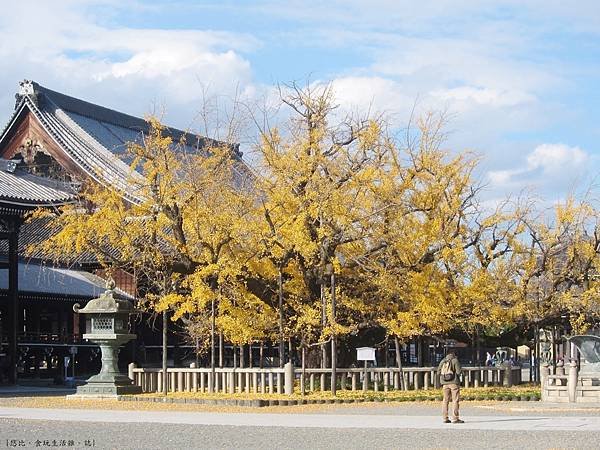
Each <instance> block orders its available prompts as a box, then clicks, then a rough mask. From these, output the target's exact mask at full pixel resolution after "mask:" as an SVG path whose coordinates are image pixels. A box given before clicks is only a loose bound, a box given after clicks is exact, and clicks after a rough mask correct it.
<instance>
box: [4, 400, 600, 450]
mask: <svg viewBox="0 0 600 450" xmlns="http://www.w3.org/2000/svg"><path fill="white" fill-rule="evenodd" d="M0 405H2V406H11V407H39V408H82V409H104V410H106V409H111V410H112V409H120V410H121V409H122V410H131V409H140V410H145V411H148V410H155V411H157V410H161V411H171V412H175V413H176V412H177V411H204V412H211V411H214V412H237V413H241V412H253V413H282V414H285V413H287V414H289V413H298V414H315V413H318V414H362V415H378V414H381V415H398V416H402V415H407V416H408V415H410V416H436V415H438V414H439V413H440V405H439V404H438V403H433V402H425V403H390V404H386V403H365V404H352V405H343V406H340V405H315V406H292V407H272V408H240V407H207V406H201V405H164V404H154V403H150V404H141V403H137V402H113V401H108V402H106V401H104V402H103V401H95V402H82V401H72V400H65V399H64V398H57V397H54V398H49V397H36V398H13V399H9V398H3V399H0ZM461 413H462V416H463V418H464V419H465V420H466V421H468V420H469V417H478V416H497V417H499V418H501V417H510V416H540V417H541V416H544V417H548V416H582V417H590V416H596V417H598V416H600V405H590V406H586V405H572V406H571V405H547V404H541V403H539V402H535V403H534V402H523V403H521V402H463V404H462V405H461ZM449 427H451V428H450V429H441V430H440V429H437V430H435V429H419V430H416V429H410V428H407V429H380V428H376V429H357V428H346V429H340V428H285V427H271V426H261V427H254V426H251V427H250V426H235V427H233V426H222V425H198V424H195V425H183V424H165V423H127V424H119V423H102V422H79V421H78V422H73V421H46V420H29V419H19V420H15V419H3V418H1V417H0V448H42V449H43V448H50V447H53V448H54V446H53V441H56V444H57V445H56V447H63V448H71V449H75V448H76V449H90V448H95V449H96V448H98V449H100V448H101V449H104V448H109V449H195V448H208V449H213V448H228V449H229V448H231V449H270V448H277V449H287V448H294V449H296V448H299V449H305V448H306V449H321V448H323V449H325V448H331V449H337V448H340V449H365V448H367V449H386V448H410V449H421V448H431V449H434V448H435V449H439V448H458V449H482V448H486V449H487V448H490V449H496V448H498V449H509V448H518V449H522V450H525V449H563V448H564V449H567V448H568V449H592V448H593V449H596V448H600V441H599V439H598V432H593V431H575V432H573V431H564V430H562V431H548V430H544V431H526V432H523V431H520V432H516V431H509V432H507V431H500V430H499V431H495V430H468V429H463V430H460V429H455V428H454V427H460V425H449ZM11 440H14V441H11ZM20 440H23V441H22V442H23V444H24V446H20V444H21V442H20ZM36 441H39V442H36ZM44 441H46V442H44ZM61 441H62V442H61ZM69 441H72V442H69ZM86 441H87V442H86ZM13 444H14V445H13ZM36 444H39V445H36ZM71 444H72V445H71ZM86 444H88V445H86ZM92 444H93V445H92Z"/></svg>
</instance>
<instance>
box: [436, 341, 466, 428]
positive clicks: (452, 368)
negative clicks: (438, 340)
mask: <svg viewBox="0 0 600 450" xmlns="http://www.w3.org/2000/svg"><path fill="white" fill-rule="evenodd" d="M437 373H438V376H439V377H440V383H441V384H442V391H443V394H444V400H443V404H442V415H443V419H444V423H450V419H449V418H448V405H449V403H450V397H452V423H464V422H463V421H462V420H460V416H459V411H458V409H459V402H460V377H461V375H462V368H461V367H460V363H459V362H458V358H457V357H456V355H455V353H454V351H452V350H450V351H449V352H448V354H447V355H446V357H445V358H444V359H442V361H441V362H440V365H439V366H438V371H437Z"/></svg>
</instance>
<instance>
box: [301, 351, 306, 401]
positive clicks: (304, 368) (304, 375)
mask: <svg viewBox="0 0 600 450" xmlns="http://www.w3.org/2000/svg"><path fill="white" fill-rule="evenodd" d="M302 379H303V380H304V383H302V392H301V394H302V395H304V393H305V392H304V391H305V389H306V347H305V345H304V344H302Z"/></svg>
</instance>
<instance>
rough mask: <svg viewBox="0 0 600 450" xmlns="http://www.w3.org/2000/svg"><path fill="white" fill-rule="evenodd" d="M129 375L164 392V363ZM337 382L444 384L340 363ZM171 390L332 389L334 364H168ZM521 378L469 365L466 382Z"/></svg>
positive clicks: (421, 371)
mask: <svg viewBox="0 0 600 450" xmlns="http://www.w3.org/2000/svg"><path fill="white" fill-rule="evenodd" d="M129 378H131V379H132V380H133V381H134V383H135V384H136V385H138V386H140V387H141V388H142V391H143V392H162V391H163V388H164V384H163V383H164V382H165V380H164V378H165V377H164V374H163V371H162V369H160V368H137V367H135V365H134V364H133V363H132V364H130V365H129ZM335 382H336V386H339V389H341V390H349V391H357V390H363V391H368V390H373V391H375V392H379V391H383V392H387V391H390V390H400V389H403V390H413V389H414V390H418V389H433V388H439V387H440V383H439V377H438V376H437V368H436V367H410V368H406V369H402V370H400V369H398V368H392V367H385V368H369V369H367V370H366V371H365V369H359V368H339V369H337V375H336V379H335ZM166 383H167V390H168V391H169V392H204V393H211V392H214V393H218V392H222V393H236V392H237V393H241V392H245V393H255V394H257V393H260V394H267V393H269V394H273V393H277V394H283V393H286V394H292V393H293V387H294V384H295V383H297V384H298V391H299V392H300V393H306V392H315V391H326V390H328V388H330V387H331V369H305V370H302V369H299V368H294V367H292V366H291V364H287V365H286V367H285V368H283V369H282V368H267V369H258V368H235V369H234V368H230V367H229V368H218V369H214V373H213V371H212V369H210V368H194V367H190V368H168V369H167V377H166ZM520 383H521V368H520V367H510V368H508V367H463V381H462V385H463V386H465V387H480V386H483V387H487V386H499V385H503V386H512V385H513V384H520Z"/></svg>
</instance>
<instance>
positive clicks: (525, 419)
mask: <svg viewBox="0 0 600 450" xmlns="http://www.w3.org/2000/svg"><path fill="white" fill-rule="evenodd" d="M0 419H26V420H58V421H68V422H81V421H85V422H110V423H113V422H121V423H169V424H195V425H225V426H247V427H291V428H358V429H368V428H379V429H452V430H456V429H470V430H517V431H518V430H523V431H536V430H538V431H544V430H555V431H558V430H564V431H600V417H589V416H588V417H548V416H546V417H544V416H537V417H536V416H474V417H466V418H465V423H464V424H443V423H442V419H441V417H440V416H408V415H341V414H338V415H336V414H302V413H300V414H256V413H206V412H180V411H177V412H173V411H166V412H165V411H117V410H112V411H108V410H84V409H42V408H9V407H1V408H0Z"/></svg>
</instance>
